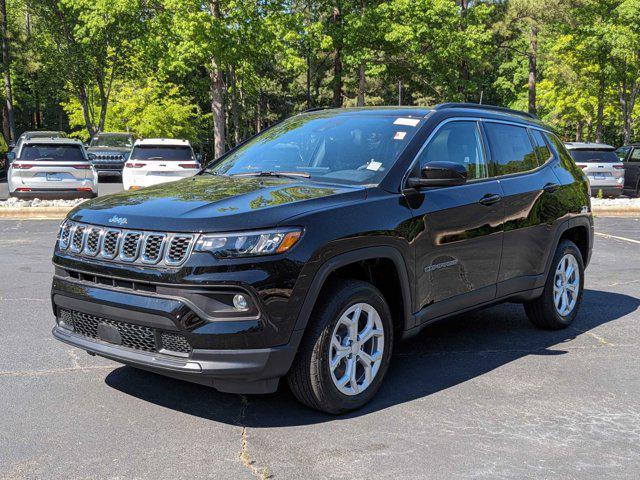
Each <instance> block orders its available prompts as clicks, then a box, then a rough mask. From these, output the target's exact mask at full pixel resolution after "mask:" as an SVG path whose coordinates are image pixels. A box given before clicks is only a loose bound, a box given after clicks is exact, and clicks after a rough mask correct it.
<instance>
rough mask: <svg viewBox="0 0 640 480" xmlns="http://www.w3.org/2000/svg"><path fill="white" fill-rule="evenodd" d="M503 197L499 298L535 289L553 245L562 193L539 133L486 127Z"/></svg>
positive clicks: (486, 124) (523, 128) (496, 125)
mask: <svg viewBox="0 0 640 480" xmlns="http://www.w3.org/2000/svg"><path fill="white" fill-rule="evenodd" d="M483 125H484V131H485V134H486V136H487V139H488V144H489V150H490V152H491V159H492V161H493V163H494V164H495V168H496V175H497V178H498V180H499V182H500V186H501V188H502V192H503V196H504V202H503V203H504V209H505V219H504V244H503V248H502V259H501V261H500V270H499V274H498V285H497V296H498V297H501V296H504V295H509V294H512V293H516V292H520V291H525V290H529V289H531V288H533V286H534V283H535V281H536V278H535V277H536V276H537V275H539V274H541V273H543V272H544V268H545V259H546V257H547V252H548V251H549V248H550V245H551V243H552V242H553V240H554V238H553V233H554V229H553V224H554V222H555V221H556V220H557V219H558V218H559V216H561V215H562V214H561V212H560V211H558V209H556V208H554V205H556V204H557V201H556V199H555V196H556V194H557V189H558V188H559V184H558V179H557V177H556V175H555V173H554V172H553V166H552V163H553V162H552V154H551V150H550V148H549V146H548V145H547V143H546V141H545V139H544V137H543V136H542V134H541V132H540V131H539V130H536V129H530V128H529V127H527V126H525V125H518V124H509V123H501V122H496V121H493V120H491V121H485V122H483Z"/></svg>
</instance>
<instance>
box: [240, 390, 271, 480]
mask: <svg viewBox="0 0 640 480" xmlns="http://www.w3.org/2000/svg"><path fill="white" fill-rule="evenodd" d="M240 398H241V401H242V404H241V405H240V413H239V415H238V417H237V419H236V421H237V423H239V424H240V425H242V434H241V436H240V438H241V441H240V453H239V454H238V458H239V459H240V461H241V462H242V463H243V465H244V466H245V467H246V468H247V469H248V470H249V471H250V472H251V475H253V476H254V477H255V478H258V479H260V480H267V479H268V478H273V475H271V474H270V473H269V469H268V468H267V467H264V468H263V469H262V470H260V469H259V468H258V467H257V466H256V461H255V460H253V459H252V458H251V455H250V454H249V439H248V436H247V426H246V425H243V424H244V419H245V415H246V413H247V407H248V406H249V400H247V397H246V395H242V396H241V397H240Z"/></svg>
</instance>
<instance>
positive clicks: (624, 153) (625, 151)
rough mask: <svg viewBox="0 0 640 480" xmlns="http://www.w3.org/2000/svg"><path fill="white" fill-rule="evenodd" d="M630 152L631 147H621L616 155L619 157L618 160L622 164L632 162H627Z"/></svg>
mask: <svg viewBox="0 0 640 480" xmlns="http://www.w3.org/2000/svg"><path fill="white" fill-rule="evenodd" d="M629 150H631V147H620V148H619V149H617V150H616V155H617V156H618V159H619V160H620V161H621V162H625V161H629V160H630V159H629V160H627V155H628V153H629Z"/></svg>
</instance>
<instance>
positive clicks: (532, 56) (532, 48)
mask: <svg viewBox="0 0 640 480" xmlns="http://www.w3.org/2000/svg"><path fill="white" fill-rule="evenodd" d="M537 63H538V27H536V26H535V25H534V26H532V27H531V37H530V38H529V113H533V114H535V113H536V80H537V76H538V75H537V74H538V71H537V70H538V67H537Z"/></svg>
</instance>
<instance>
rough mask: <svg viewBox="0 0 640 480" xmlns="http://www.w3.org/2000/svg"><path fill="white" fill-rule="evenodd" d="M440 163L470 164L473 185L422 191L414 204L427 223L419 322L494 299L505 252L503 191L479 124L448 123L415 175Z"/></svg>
mask: <svg viewBox="0 0 640 480" xmlns="http://www.w3.org/2000/svg"><path fill="white" fill-rule="evenodd" d="M434 161H449V162H456V163H459V164H462V165H464V166H465V168H466V170H467V174H468V182H467V183H466V184H464V185H460V186H455V187H442V188H425V189H422V190H421V191H420V192H419V193H418V196H417V199H414V200H413V201H412V202H411V203H412V204H413V208H414V218H415V221H417V222H420V223H421V225H418V226H419V227H420V229H419V230H420V231H421V233H420V234H419V235H418V236H417V237H416V239H415V248H416V278H417V285H416V298H417V300H418V306H419V307H420V309H421V311H420V314H419V318H418V323H423V322H425V321H428V320H430V319H432V318H437V317H439V316H441V315H445V314H448V313H452V312H455V311H457V310H462V309H464V308H468V307H471V306H474V305H478V304H480V303H483V302H488V301H491V300H492V299H494V298H495V293H496V281H497V276H498V269H499V266H500V256H501V253H502V236H503V229H502V221H503V217H504V205H503V202H502V197H501V195H502V191H501V188H500V185H499V183H498V181H497V180H494V179H491V178H490V177H491V176H492V175H491V168H490V165H489V163H488V162H487V156H486V154H485V149H484V145H483V142H482V135H481V132H480V126H479V124H478V122H476V121H466V120H465V121H462V120H460V121H458V120H456V121H450V122H447V123H444V124H442V125H441V126H440V127H439V129H438V130H437V131H436V133H435V135H433V137H432V138H431V140H429V142H428V143H427V145H425V147H423V149H422V150H421V152H420V153H419V154H418V161H417V164H416V166H415V168H414V170H413V171H412V173H411V174H412V175H416V176H417V175H419V171H420V169H421V168H422V167H424V165H426V164H428V163H430V162H434Z"/></svg>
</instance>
